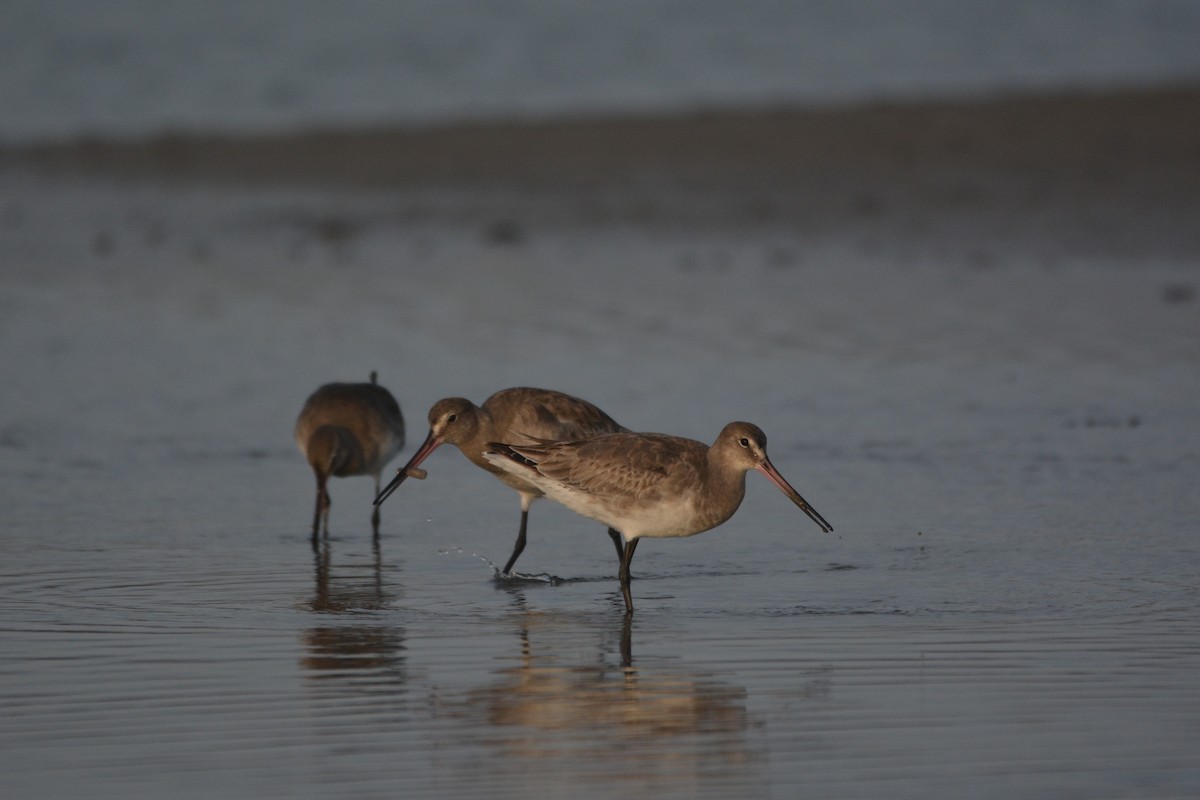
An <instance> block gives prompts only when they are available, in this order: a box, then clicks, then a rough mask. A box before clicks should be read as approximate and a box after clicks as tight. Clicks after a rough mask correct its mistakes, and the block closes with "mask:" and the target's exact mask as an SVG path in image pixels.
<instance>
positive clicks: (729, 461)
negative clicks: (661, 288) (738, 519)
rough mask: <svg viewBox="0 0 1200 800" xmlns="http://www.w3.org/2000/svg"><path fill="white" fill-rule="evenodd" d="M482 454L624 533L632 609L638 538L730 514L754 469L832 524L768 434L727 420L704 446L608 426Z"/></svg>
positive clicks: (692, 529)
mask: <svg viewBox="0 0 1200 800" xmlns="http://www.w3.org/2000/svg"><path fill="white" fill-rule="evenodd" d="M488 448H489V451H488V453H487V454H486V455H485V456H484V457H485V458H486V459H487V460H488V462H490V463H491V464H493V465H495V466H496V467H498V468H500V469H502V470H504V471H505V472H507V473H509V474H510V475H514V476H517V477H520V478H521V479H523V480H525V481H527V482H529V483H531V484H533V485H534V486H536V487H537V488H538V489H540V490H541V491H542V493H543V494H545V495H546V496H547V497H549V498H550V499H552V500H557V501H558V502H560V503H562V504H563V505H565V506H566V507H567V508H569V509H571V510H572V511H575V512H577V513H579V514H582V515H584V516H585V517H590V518H592V519H594V520H597V521H599V522H602V523H604V524H605V525H608V526H609V529H610V530H612V529H616V530H618V531H620V532H621V535H622V536H623V537H624V540H625V548H624V552H623V554H622V556H621V569H620V573H619V578H620V581H621V593H622V594H623V596H624V598H625V611H626V613H632V612H633V598H632V597H631V595H630V592H629V565H630V562H632V561H633V551H634V549H635V548H636V547H637V543H638V540H639V539H641V538H642V537H653V538H660V537H675V536H692V535H694V534H697V533H701V532H702V531H706V530H709V529H710V528H715V527H716V526H718V525H720V524H721V523H722V522H725V520H727V519H729V518H730V517H732V516H733V512H735V511H737V509H738V506H739V505H741V502H742V498H743V497H745V495H746V473H747V472H749V471H750V470H752V469H755V470H758V471H759V472H761V473H762V474H764V475H766V476H767V477H768V478H770V479H771V482H772V483H774V484H775V485H776V486H778V487H779V488H780V489H781V490H783V493H784V494H786V495H787V496H788V498H789V499H791V501H792V502H793V503H795V504H796V505H798V506H799V507H800V509H801V510H802V511H803V512H804V513H805V514H807V515H808V516H809V518H810V519H812V521H813V522H815V523H817V525H818V526H820V528H821V530H823V531H826V532H829V531H832V530H833V526H832V525H830V524H829V523H828V522H826V521H825V518H824V517H822V516H821V515H820V514H818V513H817V511H816V509H814V508H813V507H812V506H810V505H809V504H808V502H807V501H805V499H804V498H803V497H801V496H800V494H799V493H798V492H797V491H796V490H795V489H793V488H792V487H791V485H790V484H788V482H787V481H786V480H784V479H783V476H782V475H780V474H779V471H778V470H776V469H775V467H774V466H773V465H772V464H771V460H770V459H769V458H768V457H767V437H766V435H765V434H764V433H763V432H762V431H761V430H760V429H759V428H758V427H757V426H756V425H751V424H750V423H749V422H731V423H729V424H728V425H726V426H725V428H724V429H723V430H722V431H721V434H720V435H719V436H717V440H716V441H715V442H713V444H712V446H711V447H709V446H708V445H705V444H704V443H702V442H697V441H694V440H692V439H683V438H680V437H678V436H666V435H664V434H660V433H627V432H626V433H613V434H607V435H603V436H594V437H592V438H590V439H584V440H581V441H574V442H543V443H540V444H534V445H523V444H511V443H500V442H495V441H492V442H489V443H488Z"/></svg>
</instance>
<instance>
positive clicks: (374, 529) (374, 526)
mask: <svg viewBox="0 0 1200 800" xmlns="http://www.w3.org/2000/svg"><path fill="white" fill-rule="evenodd" d="M371 377H372V378H374V377H375V373H374V372H372V373H371ZM372 383H374V381H372ZM375 496H376V497H379V476H378V475H376V476H375ZM372 507H373V508H374V509H375V510H374V511H373V512H372V514H371V533H372V534H373V535H374V537H375V541H377V542H378V541H379V506H377V505H373V506H372Z"/></svg>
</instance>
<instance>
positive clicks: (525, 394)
mask: <svg viewBox="0 0 1200 800" xmlns="http://www.w3.org/2000/svg"><path fill="white" fill-rule="evenodd" d="M624 430H625V428H622V427H621V426H620V425H618V424H617V423H616V422H615V421H614V420H613V418H612V417H610V416H608V414H605V413H604V412H603V411H601V410H600V409H599V408H597V407H596V406H594V405H592V404H591V403H589V402H588V401H586V400H580V399H579V398H578V397H572V396H571V395H569V394H563V393H562V392H555V391H552V390H550V389H531V388H528V387H516V388H512V389H501V390H500V391H498V392H496V393H495V394H493V395H492V396H491V397H489V398H488V399H487V400H485V401H483V405H482V406H476V405H475V404H474V403H472V402H471V401H470V400H467V399H465V398H462V397H447V398H445V399H444V400H439V401H437V402H436V403H434V404H433V408H431V409H429V436H427V437H426V438H425V443H424V444H422V445H421V447H420V449H419V450H417V452H416V453H414V454H413V457H412V458H411V459H409V462H408V463H407V464H405V465H404V466H403V467H401V468H400V469H399V470H397V472H396V477H395V478H393V479H392V482H391V483H389V484H388V485H387V486H385V487H384V489H383V491H382V492H381V493H379V495H378V497H376V498H375V505H376V506H378V505H380V504H381V503H382V502H383V501H384V500H386V499H388V497H389V496H390V495H391V493H392V492H394V491H396V489H397V488H398V487H399V486H400V484H401V483H403V482H404V479H405V478H406V477H408V476H409V475H410V474H414V473H421V470H417V469H416V467H417V465H418V464H420V463H421V462H422V461H424V460H425V458H426V457H427V456H428V455H429V454H430V453H432V452H433V451H434V450H436V449H437V448H438V447H439V446H440V445H443V444H452V445H454V446H455V447H457V448H458V449H459V450H461V451H462V454H463V455H464V456H466V457H467V458H468V459H470V460H471V463H472V464H474V465H475V466H477V467H480V468H481V469H485V470H487V471H488V472H490V473H491V474H492V475H495V476H496V477H497V478H498V479H499V480H501V481H503V482H504V484H505V485H506V486H508V487H509V488H511V489H513V490H514V491H515V492H516V493H517V494H518V495H520V497H521V528H520V530H519V531H518V533H517V542H516V545H515V546H514V547H513V552H512V555H511V556H510V557H509V559H508V563H507V564H505V565H504V570H503V572H504V574H506V575H507V574H509V573H511V572H512V568H513V564H515V563H516V562H517V557H518V556H520V555H521V551H523V550H524V549H525V529H526V527H527V526H528V523H529V506H530V504H532V503H533V501H534V500H536V499H538V498H539V497H541V496H542V494H543V493H542V490H541V489H540V488H539V487H538V486H536V485H535V484H534V483H533V482H532V481H529V480H527V479H526V477H525V476H523V475H519V474H513V473H511V472H509V471H506V470H504V469H502V468H500V467H498V466H496V465H494V464H492V463H489V462H488V461H487V460H486V459H485V458H484V451H485V450H487V443H488V442H489V441H495V440H497V439H503V440H506V441H527V442H530V443H534V442H541V441H560V440H575V439H583V438H586V437H588V436H594V435H596V434H600V433H616V432H620V431H624ZM415 476H416V477H420V475H419V474H415ZM608 535H609V536H610V537H612V541H613V544H614V545H615V546H616V548H617V557H618V558H621V557H623V556H624V547H623V545H622V544H621V535H620V534H619V533H617V532H616V531H615V530H612V529H611V528H610V529H609V531H608Z"/></svg>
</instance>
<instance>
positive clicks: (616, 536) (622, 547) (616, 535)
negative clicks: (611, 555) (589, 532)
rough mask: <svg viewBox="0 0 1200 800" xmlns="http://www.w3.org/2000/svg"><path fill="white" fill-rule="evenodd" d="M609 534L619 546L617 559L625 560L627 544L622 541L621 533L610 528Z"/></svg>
mask: <svg viewBox="0 0 1200 800" xmlns="http://www.w3.org/2000/svg"><path fill="white" fill-rule="evenodd" d="M608 535H609V536H610V537H611V538H612V540H613V544H615V545H616V546H617V561H621V560H623V559H624V558H625V545H624V544H622V542H621V534H620V533H619V532H618V531H615V530H613V529H612V528H609V529H608Z"/></svg>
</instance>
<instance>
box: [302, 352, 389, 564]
mask: <svg viewBox="0 0 1200 800" xmlns="http://www.w3.org/2000/svg"><path fill="white" fill-rule="evenodd" d="M375 378H376V375H375V373H374V372H372V373H371V382H370V383H327V384H325V385H324V386H322V387H321V388H319V389H317V390H316V391H315V392H313V393H312V394H311V395H310V396H309V398H308V400H306V401H305V402H304V408H303V409H301V411H300V417H299V418H298V419H297V420H296V444H297V445H298V446H299V447H300V452H301V453H303V454H304V457H305V458H306V459H308V463H309V465H310V466H312V470H313V472H314V473H315V474H316V476H317V510H316V512H315V513H314V514H313V530H312V535H313V544H314V546H315V545H316V542H317V534H318V531H319V529H320V528H321V523H322V521H324V528H325V535H326V536H328V535H329V506H330V500H329V491H328V490H327V489H326V483H327V482H328V481H329V477H330V476H331V475H332V476H335V477H338V478H345V477H348V476H350V475H372V476H374V478H375V492H376V494H378V492H379V475H380V473H381V472H383V468H384V466H385V465H386V464H387V463H388V462H389V461H391V460H392V459H393V458H395V457H396V454H397V453H399V452H400V448H401V447H403V446H404V417H403V416H401V414H400V406H399V404H397V403H396V398H394V397H392V394H391V392H389V391H388V390H387V389H385V388H383V387H382V386H379V385H378V384H376V383H375ZM371 524H372V526H373V527H374V530H375V534H376V535H378V534H379V509H378V508H376V509H375V510H374V513H373V514H372V515H371Z"/></svg>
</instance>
